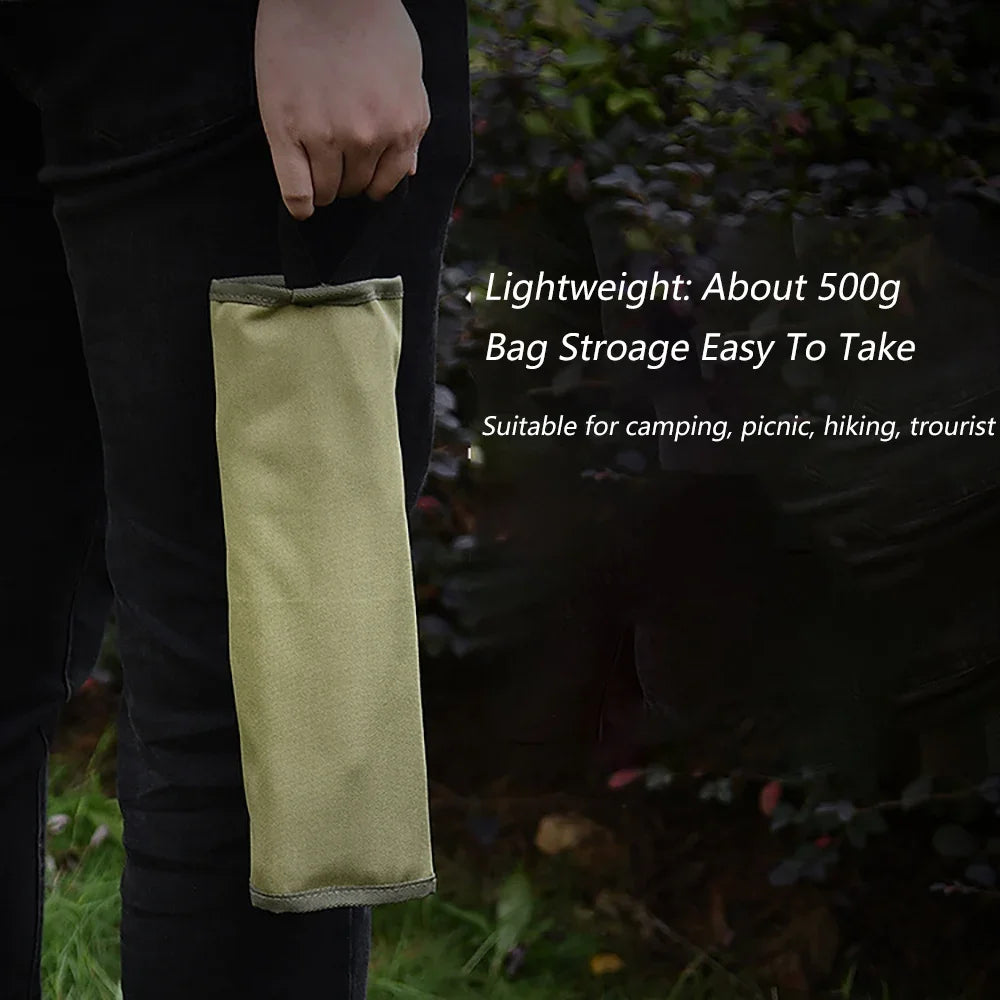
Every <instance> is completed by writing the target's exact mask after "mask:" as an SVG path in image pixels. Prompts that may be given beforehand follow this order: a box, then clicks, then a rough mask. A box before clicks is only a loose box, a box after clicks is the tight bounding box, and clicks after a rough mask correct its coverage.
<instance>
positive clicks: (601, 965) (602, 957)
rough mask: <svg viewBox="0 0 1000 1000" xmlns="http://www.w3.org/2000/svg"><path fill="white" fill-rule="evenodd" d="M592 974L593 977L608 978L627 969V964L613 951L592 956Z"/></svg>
mask: <svg viewBox="0 0 1000 1000" xmlns="http://www.w3.org/2000/svg"><path fill="white" fill-rule="evenodd" d="M589 964H590V973H591V975H593V976H606V975H608V974H610V973H612V972H619V971H620V970H622V969H624V968H625V962H624V961H623V960H622V959H621V957H620V956H619V955H616V954H615V953H614V952H613V951H602V952H599V953H598V954H596V955H591V956H590V963H589Z"/></svg>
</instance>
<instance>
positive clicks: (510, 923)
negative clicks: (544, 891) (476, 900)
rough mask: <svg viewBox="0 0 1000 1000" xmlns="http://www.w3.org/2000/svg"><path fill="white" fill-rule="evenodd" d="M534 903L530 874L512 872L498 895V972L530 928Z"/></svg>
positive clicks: (495, 957) (495, 966) (495, 955)
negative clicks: (528, 875)
mask: <svg viewBox="0 0 1000 1000" xmlns="http://www.w3.org/2000/svg"><path fill="white" fill-rule="evenodd" d="M533 906H534V900H533V897H532V891H531V883H530V882H529V881H528V877H527V875H525V874H524V872H520V871H517V872H513V873H512V874H510V875H508V876H507V878H506V879H505V880H504V883H503V885H502V886H501V887H500V894H499V896H498V898H497V910H496V915H497V930H496V940H495V943H494V948H493V962H492V966H493V971H494V974H496V972H497V971H499V969H500V965H501V963H502V962H503V960H504V958H506V956H507V954H508V952H510V951H511V950H512V949H514V948H515V947H516V946H517V943H518V942H519V941H520V940H521V938H522V936H523V935H524V932H525V931H526V930H527V929H528V925H529V924H530V923H531V914H532V910H533Z"/></svg>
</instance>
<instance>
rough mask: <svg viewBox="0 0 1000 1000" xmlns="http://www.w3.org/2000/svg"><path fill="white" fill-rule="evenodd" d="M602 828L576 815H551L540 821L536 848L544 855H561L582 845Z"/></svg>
mask: <svg viewBox="0 0 1000 1000" xmlns="http://www.w3.org/2000/svg"><path fill="white" fill-rule="evenodd" d="M601 829H602V828H601V827H600V826H599V825H598V824H597V823H595V822H594V821H593V820H592V819H588V818H587V817H586V816H580V815H577V814H576V813H550V814H549V815H548V816H543V817H542V818H541V819H540V820H539V821H538V829H537V830H536V831H535V847H537V848H538V849H539V850H540V851H541V852H542V853H543V854H560V853H561V852H563V851H568V850H571V849H572V848H574V847H577V846H578V845H579V844H582V843H583V841H585V840H586V839H587V838H588V837H590V836H592V835H593V834H595V833H597V832H598V831H600V830H601Z"/></svg>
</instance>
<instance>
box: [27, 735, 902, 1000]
mask: <svg viewBox="0 0 1000 1000" xmlns="http://www.w3.org/2000/svg"><path fill="white" fill-rule="evenodd" d="M106 749H107V748H106V747H101V746H99V747H98V751H97V752H95V755H94V759H92V761H91V763H90V765H89V766H88V767H87V769H86V771H85V772H84V774H83V775H82V777H81V776H80V774H79V770H77V771H76V772H75V773H74V772H73V771H71V770H69V769H68V768H65V767H62V766H59V765H54V767H53V772H52V778H51V782H50V786H51V789H50V806H49V817H50V819H49V836H48V842H47V875H46V882H47V889H48V894H47V904H46V911H45V940H44V947H43V952H42V979H43V991H44V995H45V997H46V998H47V1000H121V989H120V986H119V975H120V964H119V954H118V926H119V919H120V913H121V905H120V900H119V895H118V889H119V879H120V877H121V870H122V863H123V861H124V851H123V848H122V841H121V837H122V824H121V816H120V814H119V811H118V807H117V804H116V802H115V801H114V799H111V798H108V797H107V796H106V795H105V794H104V793H103V792H102V790H101V787H100V781H99V778H98V770H99V769H98V767H97V766H95V761H96V760H98V759H99V758H100V757H101V756H102V755H103V753H105V752H106ZM437 860H438V861H439V869H438V874H439V881H440V884H441V885H442V886H444V887H447V889H446V890H443V891H439V892H438V893H436V894H434V895H431V896H428V897H426V898H424V899H419V900H413V901H410V902H407V903H397V904H392V905H387V906H377V907H375V908H374V910H373V939H372V956H371V965H370V972H369V990H368V997H369V1000H765V998H766V1000H773V998H775V997H778V998H779V1000H781V998H780V996H779V994H777V993H775V992H768V993H762V992H760V991H758V990H756V989H755V988H754V987H753V986H750V985H746V984H744V983H743V982H742V981H741V980H739V979H737V977H736V976H735V975H733V974H732V973H730V972H728V971H726V970H725V969H724V968H722V966H720V965H719V963H718V962H717V961H715V960H714V959H713V958H712V957H711V956H708V955H707V954H698V953H694V954H692V955H687V956H685V957H686V958H690V962H689V964H688V965H687V966H686V967H684V968H682V969H679V968H678V964H677V962H676V959H677V957H678V956H679V955H681V954H683V949H679V948H677V947H675V948H674V949H673V951H672V953H671V961H669V962H668V961H666V960H665V959H664V958H663V954H664V952H663V950H662V949H657V948H655V947H652V946H651V944H650V942H649V941H643V940H641V939H640V938H639V937H638V935H637V934H636V932H635V931H634V929H633V930H630V929H629V928H626V927H624V926H621V925H614V924H611V923H609V922H608V921H607V920H605V919H602V918H600V917H599V916H597V915H595V914H594V912H593V911H592V910H588V909H587V908H586V907H581V906H580V904H579V901H578V900H576V899H575V894H574V892H573V889H572V884H571V883H569V882H567V881H565V880H561V879H560V876H559V873H558V872H557V871H556V870H553V872H552V873H551V874H552V878H551V879H550V880H547V881H548V882H549V883H550V884H547V885H545V886H541V885H537V884H534V883H533V882H532V881H531V879H530V878H529V877H528V875H527V874H526V873H525V872H524V871H523V870H522V869H521V868H520V867H519V866H518V865H517V864H516V862H515V864H514V867H513V870H511V871H508V872H507V873H506V875H505V876H504V877H503V878H500V879H493V880H492V881H489V880H487V881H486V882H484V880H483V878H482V876H480V875H479V874H478V873H477V872H475V871H474V870H473V869H474V867H475V866H474V865H472V864H470V863H468V862H463V861H462V860H460V859H456V858H448V857H439V858H438V859H437ZM512 949H513V952H512ZM512 957H513V959H514V960H515V961H516V965H517V968H515V969H511V967H510V966H511V961H512ZM833 996H834V997H836V1000H888V998H889V992H888V990H887V989H886V988H885V987H884V986H883V989H882V991H881V996H879V995H878V994H876V995H874V996H873V995H872V994H869V993H867V992H865V993H861V992H859V991H857V990H856V989H855V985H854V975H853V970H852V971H851V972H850V973H849V974H848V975H847V977H846V978H845V980H844V981H843V983H842V985H841V987H840V989H838V990H836V991H834V993H833Z"/></svg>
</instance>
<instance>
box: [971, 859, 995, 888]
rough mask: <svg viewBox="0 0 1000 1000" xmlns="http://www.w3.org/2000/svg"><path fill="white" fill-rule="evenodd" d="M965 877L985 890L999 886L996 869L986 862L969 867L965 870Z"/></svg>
mask: <svg viewBox="0 0 1000 1000" xmlns="http://www.w3.org/2000/svg"><path fill="white" fill-rule="evenodd" d="M965 877H966V878H967V879H968V880H969V881H970V882H972V883H973V884H975V885H978V886H982V887H983V888H984V889H993V888H995V887H996V884H997V873H996V869H995V868H994V867H993V866H992V865H988V864H986V862H984V861H980V862H977V863H976V864H972V865H969V867H968V868H966V869H965Z"/></svg>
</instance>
